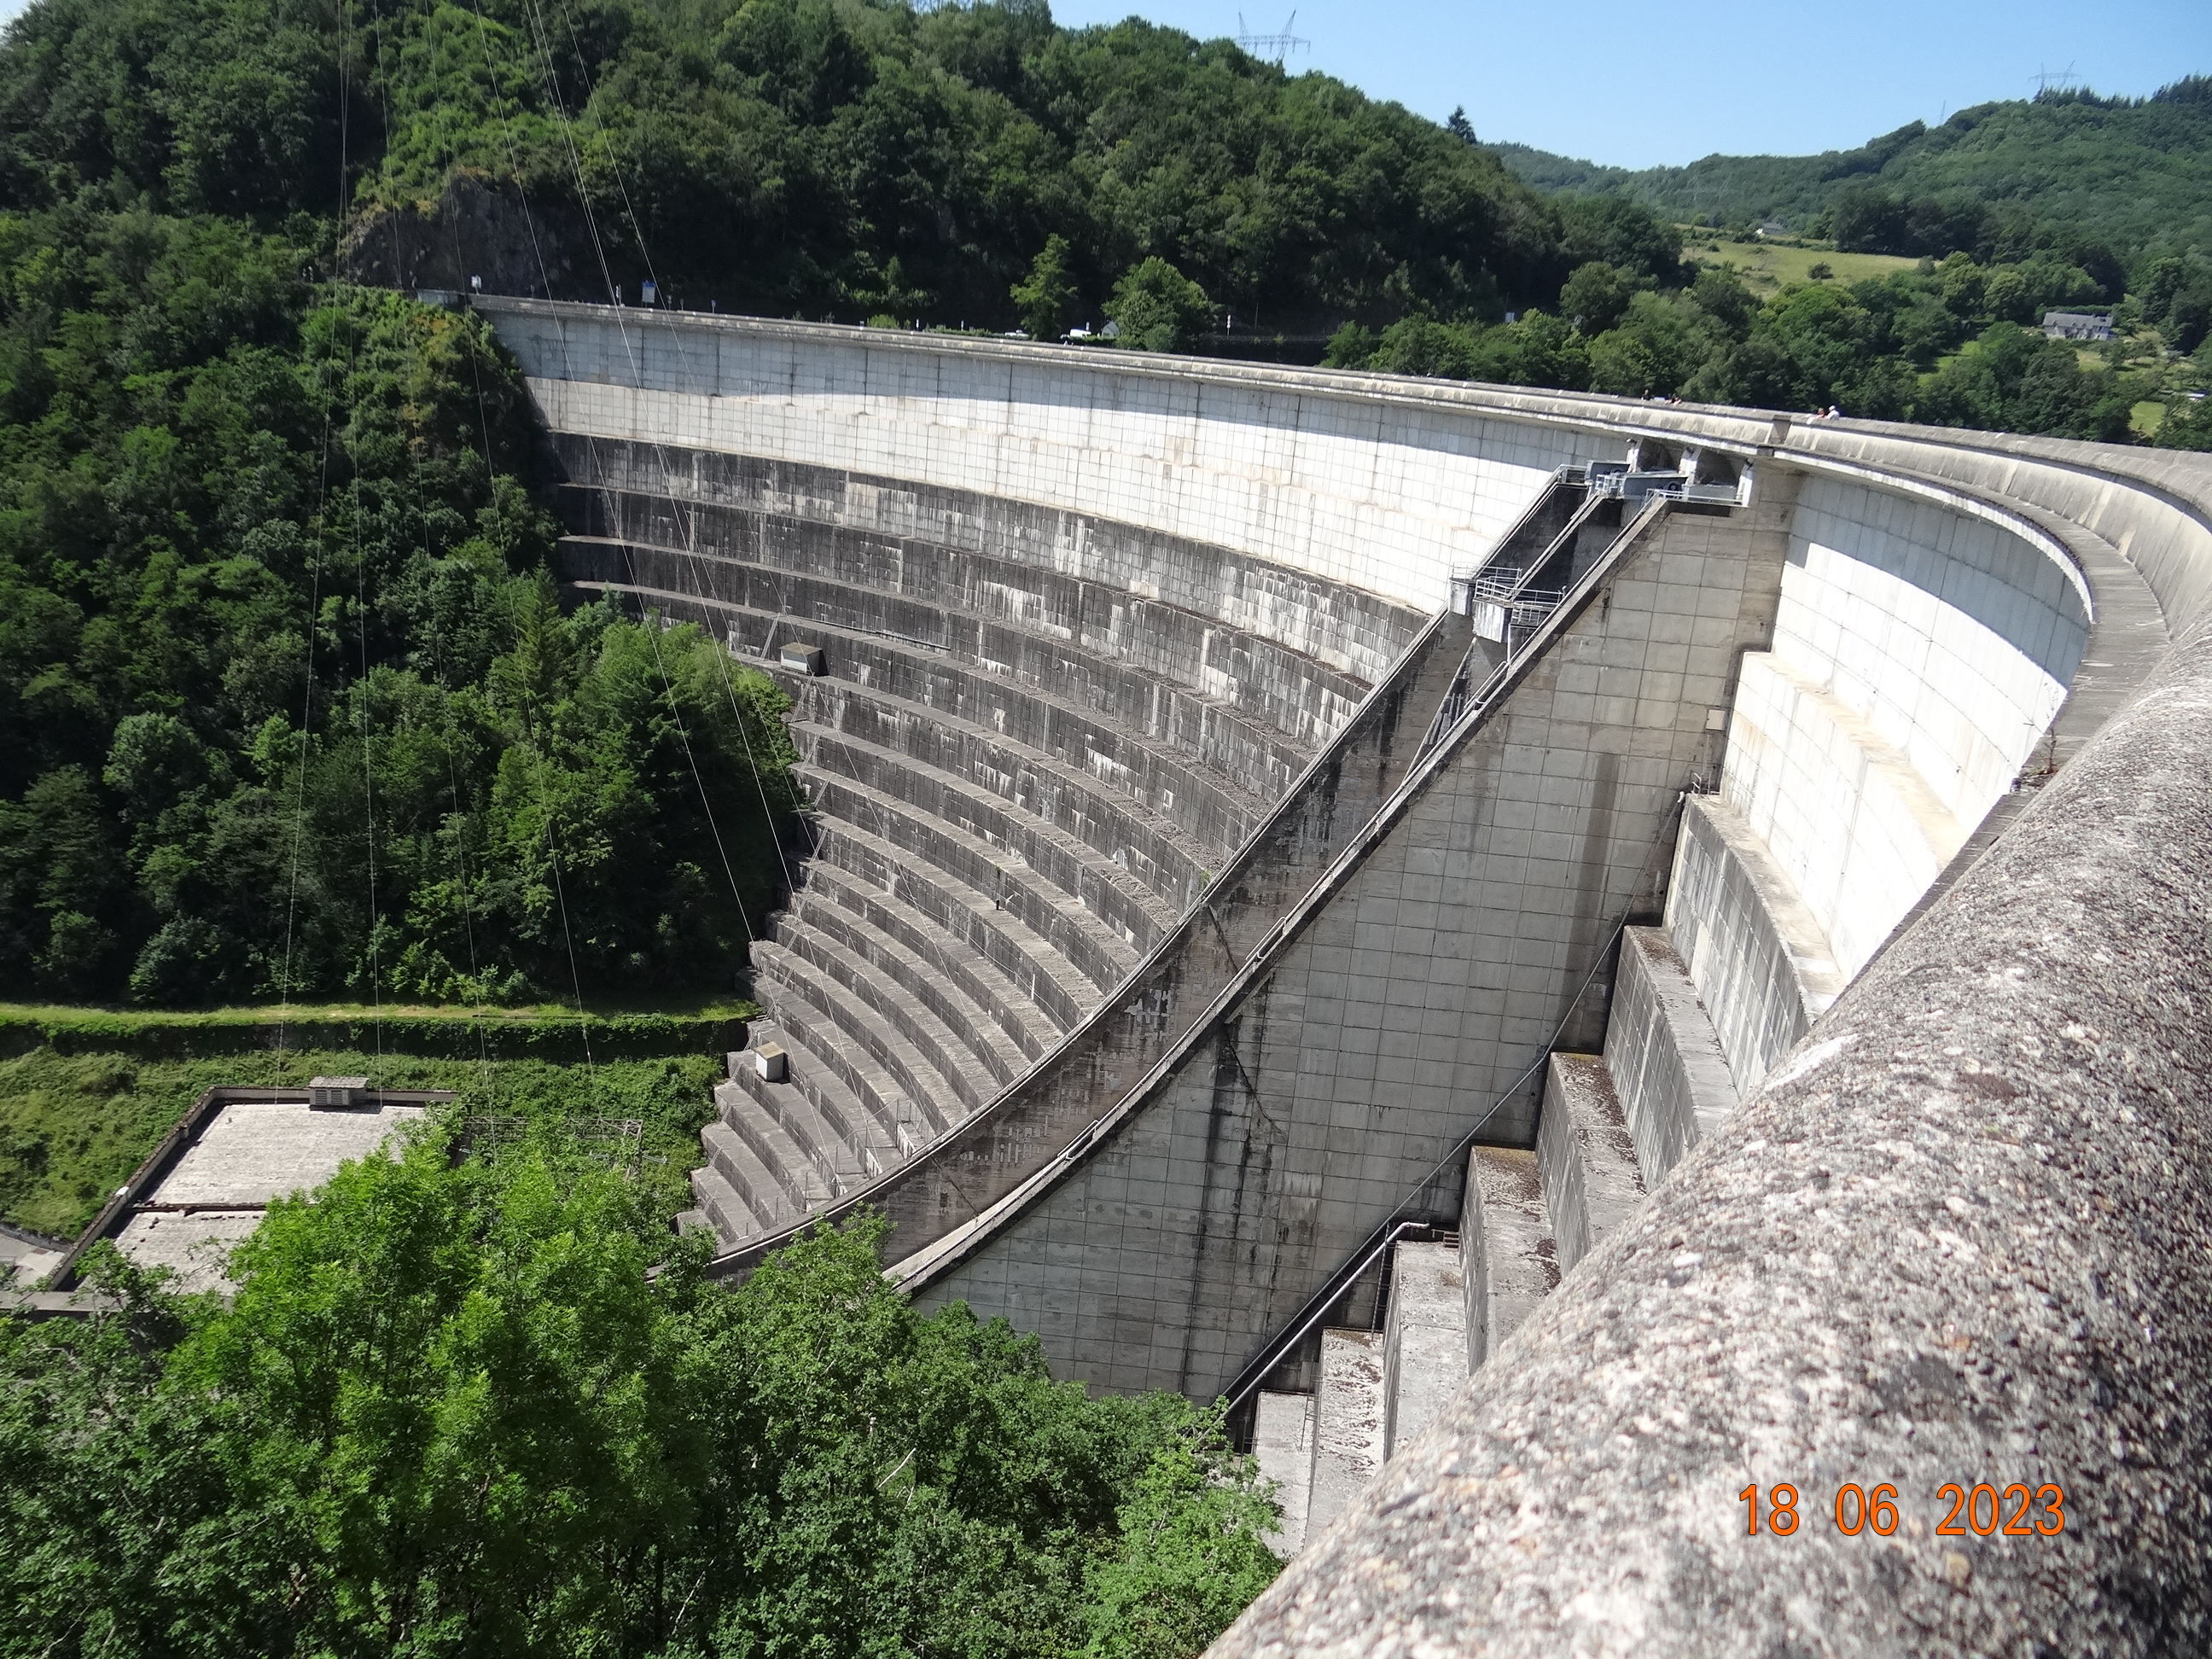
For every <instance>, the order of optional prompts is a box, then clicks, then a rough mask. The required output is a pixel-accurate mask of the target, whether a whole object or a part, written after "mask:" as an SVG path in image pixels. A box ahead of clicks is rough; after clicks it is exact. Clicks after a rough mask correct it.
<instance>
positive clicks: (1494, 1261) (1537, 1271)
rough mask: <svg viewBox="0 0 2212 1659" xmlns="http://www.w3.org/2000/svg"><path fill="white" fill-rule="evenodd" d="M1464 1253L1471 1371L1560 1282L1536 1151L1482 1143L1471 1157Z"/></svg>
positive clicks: (1462, 1224)
mask: <svg viewBox="0 0 2212 1659" xmlns="http://www.w3.org/2000/svg"><path fill="white" fill-rule="evenodd" d="M1459 1248H1460V1262H1461V1268H1460V1273H1461V1277H1462V1280H1463V1281H1464V1289H1465V1292H1466V1297H1467V1368H1468V1370H1469V1371H1470V1372H1473V1371H1474V1370H1478V1369H1479V1368H1480V1366H1481V1365H1482V1364H1483V1362H1484V1361H1486V1359H1488V1358H1490V1356H1491V1355H1492V1353H1494V1352H1497V1350H1498V1344H1499V1343H1501V1342H1503V1341H1504V1340H1505V1339H1506V1338H1507V1337H1509V1336H1510V1335H1512V1334H1513V1333H1514V1331H1515V1330H1516V1328H1518V1327H1519V1325H1520V1323H1521V1322H1522V1320H1524V1319H1526V1318H1527V1317H1528V1316H1529V1315H1530V1314H1531V1313H1533V1312H1534V1311H1535V1307H1536V1304H1538V1303H1539V1302H1541V1301H1542V1300H1543V1299H1544V1298H1545V1297H1547V1296H1549V1295H1550V1294H1551V1293H1552V1288H1553V1286H1554V1285H1557V1284H1558V1283H1559V1249H1558V1247H1557V1246H1556V1245H1555V1244H1554V1243H1553V1241H1552V1219H1551V1216H1550V1214H1549V1212H1547V1211H1546V1209H1545V1207H1544V1176H1543V1171H1542V1170H1540V1169H1539V1168H1538V1167H1537V1164H1536V1154H1535V1153H1534V1152H1527V1151H1524V1150H1522V1149H1521V1148H1519V1147H1513V1146H1477V1147H1476V1148H1474V1151H1472V1152H1469V1153H1468V1159H1467V1198H1466V1203H1465V1207H1464V1209H1463V1210H1462V1212H1461V1218H1460V1234H1459Z"/></svg>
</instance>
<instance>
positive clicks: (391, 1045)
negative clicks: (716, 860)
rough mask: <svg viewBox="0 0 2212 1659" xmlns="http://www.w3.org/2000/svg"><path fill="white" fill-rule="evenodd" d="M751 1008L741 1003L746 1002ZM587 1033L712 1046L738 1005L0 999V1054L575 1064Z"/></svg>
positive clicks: (619, 1054)
mask: <svg viewBox="0 0 2212 1659" xmlns="http://www.w3.org/2000/svg"><path fill="white" fill-rule="evenodd" d="M748 1012H749V1011H748ZM586 1042H588V1043H589V1052H590V1056H591V1058H592V1059H593V1060H617V1059H620V1060H642V1059H650V1058H653V1057H655V1056H658V1055H662V1054H702V1053H703V1054H720V1053H723V1052H725V1051H726V1050H728V1049H732V1048H744V1046H745V1021H744V1014H743V1013H741V1012H737V1011H734V1010H732V1009H727V1008H723V1009H714V1010H709V1011H708V1012H702V1013H693V1014H666V1013H620V1014H592V1015H587V1016H586V1017H585V1018H581V1019H579V1018H577V1017H576V1016H575V1015H574V1014H572V1013H566V1012H550V1013H530V1014H508V1013H493V1012H487V1013H481V1014H470V1013H464V1012H453V1013H422V1012H409V1013H401V1014H387V1015H386V1016H384V1017H383V1018H377V1017H376V1016H375V1015H374V1014H373V1013H372V1012H368V1011H367V1010H362V1011H360V1012H343V1013H337V1012H332V1011H331V1010H329V1009H321V1008H318V1009H312V1010H306V1011H303V1012H300V1013H297V1014H295V1015H293V1016H292V1017H291V1018H287V1019H281V1020H280V1018H278V1014H277V1011H276V1010H275V1009H270V1008H241V1009H223V1010H220V1011H218V1012H212V1013H163V1012H135V1011H129V1010H111V1009H104V1008H48V1007H21V1006H17V1007H0V1058H11V1057H13V1056H15V1055H17V1054H28V1053H30V1052H31V1051H32V1050H33V1049H34V1048H53V1049H54V1050H55V1051H56V1052H57V1053H59V1054H93V1053H109V1054H112V1053H124V1054H133V1055H135V1056H137V1058H139V1059H141V1060H197V1059H202V1058H205V1057H209V1056H212V1055H217V1054H252V1053H255V1052H258V1051H262V1050H269V1049H275V1048H293V1049H312V1048H343V1049H358V1050H361V1051H362V1052H364V1053H368V1054H378V1053H384V1054H426V1055H431V1056H435V1057H439V1058H444V1059H453V1060H470V1059H474V1058H475V1057H477V1055H478V1054H483V1055H485V1056H487V1057H488V1058H490V1059H493V1060H553V1061H558V1062H562V1063H564V1064H574V1063H576V1062H579V1061H580V1060H583V1059H584V1058H585V1054H586Z"/></svg>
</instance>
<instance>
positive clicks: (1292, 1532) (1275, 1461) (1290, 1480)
mask: <svg viewBox="0 0 2212 1659" xmlns="http://www.w3.org/2000/svg"><path fill="white" fill-rule="evenodd" d="M1313 1421H1314V1397H1313V1396H1312V1395H1310V1394H1262V1395H1261V1396H1260V1399H1259V1403H1258V1407H1257V1409H1256V1411H1255V1413H1254V1419H1253V1430H1252V1455H1253V1457H1254V1458H1255V1460H1256V1461H1257V1462H1258V1463H1259V1465H1260V1473H1261V1474H1263V1475H1265V1476H1266V1477H1267V1479H1268V1480H1273V1481H1274V1482H1275V1483H1276V1485H1277V1486H1279V1488H1280V1490H1279V1491H1278V1492H1276V1494H1275V1501H1276V1502H1278V1503H1279V1504H1281V1505H1282V1506H1283V1524H1282V1528H1281V1529H1280V1530H1279V1531H1278V1532H1275V1533H1273V1534H1270V1536H1269V1537H1268V1539H1267V1546H1268V1547H1269V1548H1271V1549H1272V1550H1273V1551H1274V1552H1275V1553H1276V1554H1277V1555H1279V1556H1280V1557H1282V1558H1283V1559H1284V1560H1285V1561H1287V1560H1289V1559H1291V1557H1292V1556H1294V1555H1296V1554H1297V1553H1298V1551H1299V1550H1300V1549H1301V1548H1303V1547H1304V1545H1305V1541H1306V1499H1307V1498H1308V1497H1309V1496H1310V1493H1311V1492H1312V1491H1313Z"/></svg>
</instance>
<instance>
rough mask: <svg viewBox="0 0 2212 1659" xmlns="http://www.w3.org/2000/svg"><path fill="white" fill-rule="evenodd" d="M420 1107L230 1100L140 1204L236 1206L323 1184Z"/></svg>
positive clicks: (416, 1116) (264, 1201)
mask: <svg viewBox="0 0 2212 1659" xmlns="http://www.w3.org/2000/svg"><path fill="white" fill-rule="evenodd" d="M421 1116H422V1108H421V1107H420V1106H368V1107H362V1108H357V1109H344V1110H339V1111H322V1110H317V1109H313V1108H311V1107H309V1106H308V1105H307V1103H305V1102H304V1101H233V1102H232V1103H230V1104H228V1105H227V1106H225V1107H224V1108H223V1109H222V1113H221V1114H220V1115H218V1116H217V1117H216V1120H215V1121H214V1122H212V1123H210V1124H209V1125H208V1127H206V1128H205V1129H204V1130H203V1131H201V1133H200V1138H199V1140H198V1142H197V1145H195V1146H193V1147H192V1148H191V1151H189V1152H186V1153H185V1155H184V1157H182V1158H179V1159H178V1160H177V1167H176V1168H175V1169H173V1170H171V1171H170V1172H169V1174H168V1176H167V1178H166V1179H164V1180H163V1181H162V1182H161V1185H160V1186H159V1187H158V1188H155V1190H154V1191H153V1192H151V1193H149V1194H146V1195H145V1197H144V1198H143V1199H142V1200H140V1201H141V1202H142V1203H146V1204H155V1205H161V1206H174V1205H197V1206H203V1207H207V1208H233V1207H243V1206H252V1205H261V1204H267V1203H269V1202H270V1201H271V1200H275V1199H279V1198H283V1197H284V1196H285V1195H287V1194H290V1193H295V1192H302V1191H305V1190H307V1189H308V1188H313V1187H319V1186H320V1185H322V1183H323V1182H325V1181H328V1180H329V1179H330V1178H331V1176H334V1175H336V1174H337V1172H338V1165H339V1164H343V1163H344V1162H345V1161H346V1160H347V1159H348V1158H366V1157H368V1154H370V1153H371V1152H374V1151H376V1149H377V1148H378V1147H380V1146H383V1145H384V1143H385V1141H386V1139H387V1138H388V1137H389V1136H390V1135H391V1134H392V1132H393V1131H394V1130H395V1129H397V1128H398V1127H399V1126H400V1125H402V1124H404V1123H411V1122H414V1121H416V1120H417V1119H419V1118H421Z"/></svg>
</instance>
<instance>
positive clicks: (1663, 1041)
mask: <svg viewBox="0 0 2212 1659" xmlns="http://www.w3.org/2000/svg"><path fill="white" fill-rule="evenodd" d="M1605 1069H1606V1072H1607V1075H1608V1076H1610V1077H1611V1078H1612V1079H1613V1088H1614V1090H1615V1091H1617V1092H1618V1094H1619V1096H1620V1109H1621V1114H1622V1115H1623V1116H1624V1117H1625V1118H1626V1120H1627V1121H1628V1129H1629V1133H1630V1134H1631V1135H1632V1137H1633V1138H1634V1139H1635V1142H1636V1162H1637V1166H1638V1170H1639V1171H1640V1172H1641V1174H1642V1176H1643V1177H1644V1188H1645V1190H1646V1191H1649V1190H1650V1188H1653V1187H1656V1186H1657V1185H1658V1184H1659V1182H1661V1181H1662V1179H1664V1178H1665V1176H1666V1174H1667V1172H1668V1170H1671V1169H1673V1168H1674V1165H1675V1164H1678V1163H1679V1162H1680V1161H1681V1159H1682V1158H1683V1156H1684V1155H1685V1154H1686V1153H1687V1152H1689V1150H1690V1148H1691V1147H1692V1146H1696V1145H1697V1144H1698V1142H1699V1141H1700V1140H1702V1139H1705V1136H1706V1135H1708V1134H1709V1133H1711V1132H1712V1130H1713V1129H1714V1128H1716V1127H1717V1126H1718V1125H1719V1123H1720V1121H1721V1120H1722V1119H1723V1118H1725V1117H1726V1116H1727V1115H1729V1113H1730V1112H1733V1111H1734V1110H1735V1109H1736V1106H1737V1104H1738V1101H1737V1096H1736V1090H1735V1082H1734V1080H1733V1079H1731V1078H1730V1077H1729V1067H1728V1060H1727V1059H1726V1057H1725V1056H1724V1055H1723V1054H1722V1053H1721V1044H1720V1038H1719V1037H1718V1036H1716V1035H1715V1034H1714V1031H1713V1023H1712V1021H1711V1019H1710V1018H1707V1016H1706V1013H1705V1005H1704V1004H1703V1003H1701V1002H1699V1000H1698V988H1697V987H1696V986H1694V985H1692V984H1691V983H1690V973H1689V969H1688V967H1687V966H1686V964H1685V963H1683V961H1682V958H1681V956H1680V953H1679V952H1677V951H1675V949H1674V945H1673V944H1672V943H1671V942H1670V941H1669V940H1668V937H1667V932H1666V930H1665V929H1664V928H1662V927H1630V928H1626V929H1624V930H1623V932H1622V933H1621V939H1620V966H1619V968H1618V969H1617V970H1616V971H1615V973H1614V975H1613V1012H1612V1014H1611V1015H1610V1017H1609V1018H1607V1022H1606V1028H1605Z"/></svg>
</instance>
